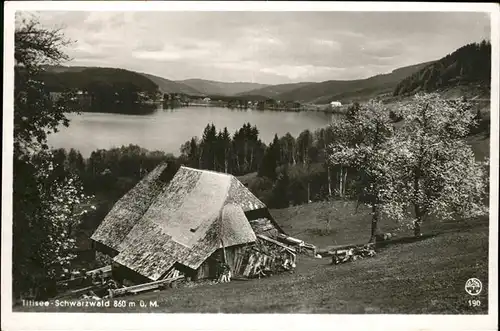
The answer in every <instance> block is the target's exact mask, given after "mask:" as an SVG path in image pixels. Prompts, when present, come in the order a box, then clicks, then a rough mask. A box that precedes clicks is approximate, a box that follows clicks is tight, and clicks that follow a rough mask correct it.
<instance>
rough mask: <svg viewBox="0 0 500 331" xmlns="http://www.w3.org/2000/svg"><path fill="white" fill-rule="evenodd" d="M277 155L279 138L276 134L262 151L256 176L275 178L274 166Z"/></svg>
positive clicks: (278, 153)
mask: <svg viewBox="0 0 500 331" xmlns="http://www.w3.org/2000/svg"><path fill="white" fill-rule="evenodd" d="M279 155H280V151H279V139H278V135H274V139H273V141H272V142H271V143H270V144H269V147H268V148H267V149H266V152H265V153H264V157H263V159H262V163H261V165H260V168H259V172H258V176H260V177H267V178H270V179H276V167H277V165H278V160H279Z"/></svg>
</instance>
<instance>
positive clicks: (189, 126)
mask: <svg viewBox="0 0 500 331" xmlns="http://www.w3.org/2000/svg"><path fill="white" fill-rule="evenodd" d="M67 117H68V118H69V119H70V125H69V127H67V128H66V127H61V129H60V131H59V132H57V133H55V134H52V135H49V138H48V143H49V145H50V146H52V147H54V148H66V149H69V148H75V149H77V150H79V151H80V152H81V153H82V155H83V156H84V157H88V156H90V153H91V152H92V151H94V150H96V149H109V148H112V147H120V146H123V145H129V144H134V145H139V146H141V147H143V148H146V149H148V150H160V151H164V152H166V153H172V154H174V155H179V154H180V147H181V145H182V144H183V143H184V142H186V141H187V140H189V139H191V138H192V137H194V136H197V137H201V135H202V133H203V129H204V128H205V127H206V125H207V124H208V123H213V124H214V125H215V127H216V128H217V130H221V129H223V128H224V127H227V128H228V130H229V132H230V133H231V134H234V132H235V131H236V130H237V129H239V128H241V127H242V126H243V124H245V123H248V122H249V123H250V124H252V125H255V126H257V128H258V129H259V132H260V133H259V137H260V139H261V140H262V141H263V142H265V143H266V144H268V143H269V142H271V141H272V139H273V138H274V134H276V133H277V134H278V137H281V136H283V135H284V134H286V133H287V132H290V133H291V134H292V135H293V136H294V137H297V136H298V135H299V134H300V132H302V131H303V130H305V129H309V130H311V131H314V130H316V129H318V128H321V127H325V126H327V125H328V124H329V123H330V121H331V119H332V114H326V113H323V112H307V111H303V112H279V111H266V110H231V109H228V108H217V107H184V108H177V109H168V110H163V109H159V110H157V111H156V112H154V113H152V114H149V115H123V114H111V113H81V114H68V115H67Z"/></svg>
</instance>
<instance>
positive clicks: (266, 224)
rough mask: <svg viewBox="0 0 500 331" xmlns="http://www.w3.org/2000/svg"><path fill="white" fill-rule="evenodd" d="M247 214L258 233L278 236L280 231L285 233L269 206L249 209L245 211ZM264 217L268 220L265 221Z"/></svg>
mask: <svg viewBox="0 0 500 331" xmlns="http://www.w3.org/2000/svg"><path fill="white" fill-rule="evenodd" d="M245 216H246V218H247V219H248V221H249V222H250V225H251V226H252V229H253V230H254V231H255V233H256V234H263V235H266V236H272V237H276V236H277V235H278V233H285V232H284V231H283V229H281V227H280V226H279V225H278V224H277V223H276V221H275V220H274V218H273V216H272V215H271V213H270V212H269V209H267V208H261V209H256V210H249V211H247V212H245ZM263 219H267V221H263Z"/></svg>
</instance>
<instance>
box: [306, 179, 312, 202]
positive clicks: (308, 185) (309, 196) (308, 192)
mask: <svg viewBox="0 0 500 331" xmlns="http://www.w3.org/2000/svg"><path fill="white" fill-rule="evenodd" d="M310 186H311V184H310V183H307V203H309V202H310V201H311V193H310V192H311V190H310Z"/></svg>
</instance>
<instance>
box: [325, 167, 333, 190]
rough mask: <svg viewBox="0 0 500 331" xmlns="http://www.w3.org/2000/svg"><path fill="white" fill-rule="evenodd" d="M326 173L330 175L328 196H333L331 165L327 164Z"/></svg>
mask: <svg viewBox="0 0 500 331" xmlns="http://www.w3.org/2000/svg"><path fill="white" fill-rule="evenodd" d="M326 173H327V175H328V197H331V196H332V179H331V177H330V166H329V165H327V166H326Z"/></svg>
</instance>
